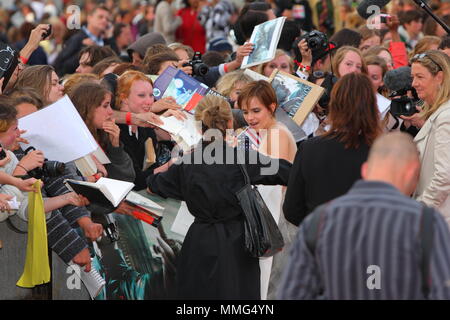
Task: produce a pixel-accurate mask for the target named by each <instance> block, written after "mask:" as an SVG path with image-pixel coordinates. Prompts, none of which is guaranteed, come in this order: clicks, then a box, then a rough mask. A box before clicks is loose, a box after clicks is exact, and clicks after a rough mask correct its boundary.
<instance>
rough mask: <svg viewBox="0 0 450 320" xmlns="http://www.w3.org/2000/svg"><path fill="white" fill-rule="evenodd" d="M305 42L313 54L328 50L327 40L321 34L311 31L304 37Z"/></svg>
mask: <svg viewBox="0 0 450 320" xmlns="http://www.w3.org/2000/svg"><path fill="white" fill-rule="evenodd" d="M305 40H306V43H307V44H308V47H309V48H310V49H311V51H313V52H314V51H318V50H327V49H328V38H327V36H326V35H325V33H323V32H320V31H317V30H313V31H311V32H309V33H308V34H306V35H305Z"/></svg>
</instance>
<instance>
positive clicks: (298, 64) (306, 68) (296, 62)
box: [294, 60, 311, 73]
mask: <svg viewBox="0 0 450 320" xmlns="http://www.w3.org/2000/svg"><path fill="white" fill-rule="evenodd" d="M294 62H295V64H296V65H297V66H298V68H299V69H300V71H301V72H308V73H309V71H311V66H304V65H303V64H302V63H301V62H298V61H297V60H294Z"/></svg>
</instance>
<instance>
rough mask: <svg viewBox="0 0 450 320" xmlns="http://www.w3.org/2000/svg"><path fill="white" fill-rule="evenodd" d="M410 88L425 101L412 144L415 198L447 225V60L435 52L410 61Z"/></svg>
mask: <svg viewBox="0 0 450 320" xmlns="http://www.w3.org/2000/svg"><path fill="white" fill-rule="evenodd" d="M411 63H412V65H411V75H412V77H413V83H412V86H413V87H414V88H415V89H416V91H417V94H418V96H419V98H421V99H422V100H423V101H425V106H424V108H423V111H422V113H421V114H420V115H421V116H422V118H423V119H424V120H426V121H425V123H424V124H423V126H422V128H421V129H420V131H419V132H418V133H417V135H416V137H415V139H414V141H415V142H416V143H417V148H418V149H419V152H420V158H421V159H420V160H421V170H420V178H419V183H418V185H417V188H416V192H415V198H416V199H417V200H419V201H423V202H425V204H427V205H430V206H433V207H435V208H437V209H439V211H440V212H441V213H442V214H443V215H444V217H445V218H446V220H447V223H449V224H450V196H449V195H450V177H449V172H450V162H449V159H450V149H449V147H448V146H449V144H450V121H449V119H450V58H449V57H448V56H447V55H446V54H444V53H442V52H440V51H436V50H430V51H426V52H424V53H421V54H418V55H416V56H414V57H413V58H412V59H411Z"/></svg>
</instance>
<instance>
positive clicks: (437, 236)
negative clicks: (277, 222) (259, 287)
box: [279, 180, 450, 299]
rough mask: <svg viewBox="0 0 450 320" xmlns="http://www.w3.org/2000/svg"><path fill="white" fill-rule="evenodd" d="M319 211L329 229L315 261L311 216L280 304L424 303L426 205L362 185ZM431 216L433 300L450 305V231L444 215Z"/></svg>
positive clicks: (294, 250) (381, 186)
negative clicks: (422, 240)
mask: <svg viewBox="0 0 450 320" xmlns="http://www.w3.org/2000/svg"><path fill="white" fill-rule="evenodd" d="M316 210H323V217H322V218H323V225H322V227H321V229H320V232H319V234H318V238H317V242H316V247H315V257H313V256H312V254H311V253H310V251H309V249H308V248H307V246H306V243H305V235H306V233H305V230H307V228H308V227H309V225H310V223H311V215H310V216H309V217H308V218H307V219H306V220H305V221H304V222H303V223H302V225H301V226H300V229H299V232H298V235H297V238H296V240H295V242H294V243H293V244H292V247H291V251H290V257H289V262H288V264H287V265H286V269H285V272H284V274H283V278H282V283H281V286H280V290H279V298H281V299H319V298H325V299H424V295H423V292H422V287H421V286H422V277H421V269H420V263H421V246H420V245H421V243H420V241H419V237H418V236H419V227H420V222H421V214H422V205H421V204H420V203H418V202H416V201H415V200H412V199H410V198H408V197H406V196H404V195H403V194H401V193H400V192H399V191H398V190H397V189H396V188H394V187H393V186H392V185H389V184H387V183H384V182H378V181H363V180H359V181H357V182H356V183H355V184H354V185H353V187H352V188H351V189H350V191H349V192H348V193H347V194H346V195H344V196H342V197H339V198H337V199H335V200H333V201H332V202H330V203H329V204H328V205H327V204H325V205H323V206H321V207H319V208H317V209H316ZM433 215H434V239H433V245H432V250H431V258H430V259H431V267H430V277H431V285H430V293H429V299H450V232H449V229H448V226H447V224H446V223H445V221H444V219H443V218H442V216H441V215H440V214H439V213H438V212H437V211H435V210H434V211H433ZM319 281H321V282H322V283H323V289H324V292H323V296H319V294H318V293H317V292H318V291H319V290H318V288H319V287H320V282H319Z"/></svg>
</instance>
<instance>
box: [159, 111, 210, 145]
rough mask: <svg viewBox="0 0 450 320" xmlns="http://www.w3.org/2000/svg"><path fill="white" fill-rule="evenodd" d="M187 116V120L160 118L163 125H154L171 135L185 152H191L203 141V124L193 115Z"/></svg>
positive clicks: (187, 114)
mask: <svg viewBox="0 0 450 320" xmlns="http://www.w3.org/2000/svg"><path fill="white" fill-rule="evenodd" d="M185 115H186V119H185V120H178V119H177V118H175V117H173V116H170V117H160V119H161V121H162V122H163V124H162V125H159V124H154V125H156V126H158V127H159V128H161V129H163V130H165V131H167V132H168V133H170V135H171V136H172V138H173V139H174V140H175V142H176V143H177V144H179V145H180V146H181V148H182V149H183V150H189V149H190V148H191V147H193V146H195V145H196V144H197V143H198V142H199V141H200V140H201V139H202V135H201V133H200V128H201V123H197V121H195V117H194V116H193V115H192V114H190V113H187V112H186V113H185Z"/></svg>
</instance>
